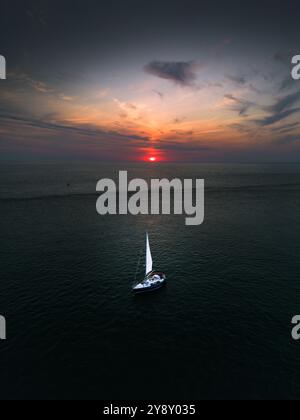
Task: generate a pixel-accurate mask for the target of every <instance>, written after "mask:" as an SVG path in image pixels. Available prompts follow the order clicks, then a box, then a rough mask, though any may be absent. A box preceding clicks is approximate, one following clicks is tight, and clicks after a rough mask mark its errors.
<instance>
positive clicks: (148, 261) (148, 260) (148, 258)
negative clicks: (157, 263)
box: [146, 233, 153, 275]
mask: <svg viewBox="0 0 300 420" xmlns="http://www.w3.org/2000/svg"><path fill="white" fill-rule="evenodd" d="M152 267H153V261H152V255H151V249H150V243H149V236H148V233H147V237H146V275H147V274H149V273H151V271H152Z"/></svg>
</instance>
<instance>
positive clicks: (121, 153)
mask: <svg viewBox="0 0 300 420" xmlns="http://www.w3.org/2000/svg"><path fill="white" fill-rule="evenodd" d="M299 15H300V4H299V3H298V2H296V1H295V0H292V1H291V0H285V1H278V0H273V1H266V0H260V1H256V0H252V1H251V2H241V1H231V0H228V1H226V2H225V1H223V0H222V1H214V0H210V1H207V0H205V1H202V0H198V1H195V0H185V1H183V0H181V1H177V0H172V1H169V0H160V1H157V0H152V1H151V2H148V1H133V0H132V1H129V0H122V1H121V0H119V1H116V0H110V1H102V0H97V1H95V0H86V1H85V2H82V1H76V0H72V1H69V0H63V1H56V0H51V1H50V0H48V1H45V0H39V1H33V0H27V1H23V0H10V1H8V0H2V1H1V16H0V55H3V56H4V57H5V58H6V62H7V79H6V80H0V159H1V160H2V161H15V160H21V161H26V160H28V161H32V160H39V161H40V160H89V159H91V160H99V161H142V160H148V159H149V158H151V157H154V158H155V159H156V160H158V161H162V162H169V161H175V162H298V161H299V160H300V159H299V156H300V155H299V152H300V119H299V116H300V80H299V81H295V80H293V79H292V77H291V71H292V67H293V66H292V64H291V60H292V57H293V56H294V55H297V54H298V55H299V54H300V23H299V22H300V21H299Z"/></svg>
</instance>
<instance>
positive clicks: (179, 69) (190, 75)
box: [144, 61, 199, 86]
mask: <svg viewBox="0 0 300 420" xmlns="http://www.w3.org/2000/svg"><path fill="white" fill-rule="evenodd" d="M198 67H199V65H197V64H196V63H195V62H194V61H178V62H168V61H152V62H151V63H149V64H147V65H146V66H145V67H144V70H145V72H146V73H148V74H151V75H153V76H156V77H159V78H161V79H166V80H171V81H172V82H174V83H176V84H178V85H180V86H193V85H194V83H195V81H196V79H197V75H196V70H197V68H198Z"/></svg>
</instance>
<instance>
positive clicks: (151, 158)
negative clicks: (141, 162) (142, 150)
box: [148, 156, 157, 162]
mask: <svg viewBox="0 0 300 420" xmlns="http://www.w3.org/2000/svg"><path fill="white" fill-rule="evenodd" d="M148 160H149V162H156V160H157V159H156V157H154V156H150V157H149V158H148Z"/></svg>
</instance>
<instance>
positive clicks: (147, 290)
mask: <svg viewBox="0 0 300 420" xmlns="http://www.w3.org/2000/svg"><path fill="white" fill-rule="evenodd" d="M166 283H167V281H166V280H164V281H163V282H161V283H159V284H153V285H151V286H149V287H144V288H142V289H133V293H134V294H135V295H139V294H144V293H150V292H155V291H156V290H159V289H161V288H162V287H164V286H165V285H166Z"/></svg>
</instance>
